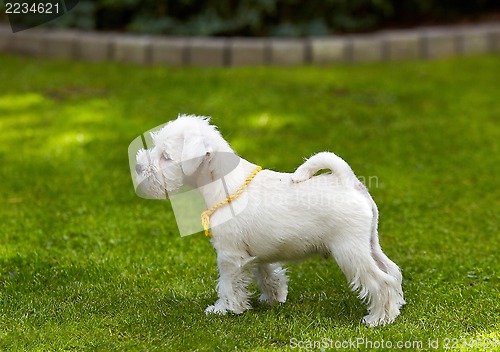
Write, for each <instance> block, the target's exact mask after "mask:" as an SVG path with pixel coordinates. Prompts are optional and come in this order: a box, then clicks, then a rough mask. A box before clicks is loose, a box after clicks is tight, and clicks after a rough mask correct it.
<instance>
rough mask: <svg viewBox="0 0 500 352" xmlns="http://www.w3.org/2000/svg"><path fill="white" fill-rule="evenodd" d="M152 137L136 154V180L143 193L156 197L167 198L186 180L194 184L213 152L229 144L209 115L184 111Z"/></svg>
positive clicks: (151, 134)
mask: <svg viewBox="0 0 500 352" xmlns="http://www.w3.org/2000/svg"><path fill="white" fill-rule="evenodd" d="M150 137H151V141H152V147H151V148H148V149H141V150H139V151H138V152H137V155H136V157H135V159H136V160H135V174H136V175H135V176H136V179H135V181H136V182H135V183H136V184H137V185H138V188H139V191H140V193H141V194H144V195H145V196H147V197H151V198H156V199H165V198H167V197H168V193H171V192H175V191H177V190H178V189H180V188H181V187H182V186H183V185H185V184H189V185H193V186H194V185H195V184H196V180H197V178H199V176H200V172H202V170H205V171H206V170H207V168H208V166H209V164H210V161H211V159H212V154H213V153H214V152H216V151H219V150H221V149H227V148H229V145H228V144H227V143H226V142H225V141H224V140H223V139H222V137H221V135H220V133H219V132H218V131H217V130H216V128H215V126H212V125H210V124H209V118H207V117H198V116H186V115H181V116H179V117H178V118H177V119H176V120H174V121H171V122H169V123H167V124H166V125H165V126H164V127H162V128H161V129H160V130H158V131H157V132H151V133H150ZM229 150H230V148H229Z"/></svg>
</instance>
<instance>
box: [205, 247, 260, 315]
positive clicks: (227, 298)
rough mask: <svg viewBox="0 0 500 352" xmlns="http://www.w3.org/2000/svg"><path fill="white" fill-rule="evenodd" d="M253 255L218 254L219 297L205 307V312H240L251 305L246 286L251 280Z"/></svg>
mask: <svg viewBox="0 0 500 352" xmlns="http://www.w3.org/2000/svg"><path fill="white" fill-rule="evenodd" d="M253 260H254V258H253V257H244V256H237V255H231V256H220V255H219V256H218V257H217V264H218V267H219V282H218V284H217V292H218V295H219V299H218V300H217V302H215V304H214V305H213V306H209V307H207V309H205V314H211V313H215V314H222V315H223V314H226V313H227V311H230V312H233V313H236V314H241V313H243V312H244V311H245V310H248V309H250V308H252V307H251V305H250V300H249V293H248V290H247V286H248V285H249V283H250V282H251V278H250V271H251V267H252V262H253Z"/></svg>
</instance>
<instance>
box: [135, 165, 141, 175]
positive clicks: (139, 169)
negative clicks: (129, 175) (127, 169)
mask: <svg viewBox="0 0 500 352" xmlns="http://www.w3.org/2000/svg"><path fill="white" fill-rule="evenodd" d="M135 172H137V175H140V174H141V173H142V166H141V165H140V164H136V165H135Z"/></svg>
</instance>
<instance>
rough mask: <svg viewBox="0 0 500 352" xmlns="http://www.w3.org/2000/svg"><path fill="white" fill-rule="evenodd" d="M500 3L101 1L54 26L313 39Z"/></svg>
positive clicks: (443, 17) (469, 12) (446, 17)
mask: <svg viewBox="0 0 500 352" xmlns="http://www.w3.org/2000/svg"><path fill="white" fill-rule="evenodd" d="M492 10H493V11H499V10H500V2H498V0H405V1H400V0H322V1H319V0H311V1H301V0H225V1H224V0H223V1H220V0H97V1H80V4H79V5H78V6H77V7H76V8H75V9H74V10H72V11H71V12H70V13H68V14H67V15H66V16H63V18H61V19H60V20H58V21H55V22H54V25H59V26H66V27H76V28H83V29H98V30H127V31H133V32H141V33H156V34H171V35H188V36H191V35H192V36H194V35H196V36H266V35H277V36H308V35H326V34H332V33H337V32H362V31H369V30H373V29H376V28H380V27H387V26H405V25H409V24H414V23H432V22H435V21H441V22H442V21H450V20H456V19H457V18H460V17H464V16H474V15H478V14H483V13H485V12H488V11H492Z"/></svg>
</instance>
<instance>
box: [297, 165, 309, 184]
mask: <svg viewBox="0 0 500 352" xmlns="http://www.w3.org/2000/svg"><path fill="white" fill-rule="evenodd" d="M311 176H312V175H311V174H310V172H308V171H306V170H304V169H301V168H300V167H299V168H298V169H297V170H296V171H295V172H294V173H293V174H292V182H293V183H300V182H304V181H307V180H309V179H310V178H311Z"/></svg>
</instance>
